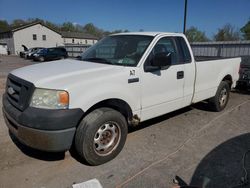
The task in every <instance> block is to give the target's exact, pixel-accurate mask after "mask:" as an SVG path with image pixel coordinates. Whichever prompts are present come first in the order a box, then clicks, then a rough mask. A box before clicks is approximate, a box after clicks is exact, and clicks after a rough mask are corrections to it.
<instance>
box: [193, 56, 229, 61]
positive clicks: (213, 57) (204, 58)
mask: <svg viewBox="0 0 250 188" xmlns="http://www.w3.org/2000/svg"><path fill="white" fill-rule="evenodd" d="M194 59H195V61H196V62H201V61H212V60H220V59H231V58H230V57H217V56H195V57H194Z"/></svg>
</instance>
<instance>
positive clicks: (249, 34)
mask: <svg viewBox="0 0 250 188" xmlns="http://www.w3.org/2000/svg"><path fill="white" fill-rule="evenodd" d="M240 31H241V32H242V33H243V37H244V39H246V40H250V19H249V21H248V22H247V23H246V24H245V25H244V26H243V27H242V28H241V29H240Z"/></svg>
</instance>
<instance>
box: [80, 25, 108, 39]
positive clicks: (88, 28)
mask: <svg viewBox="0 0 250 188" xmlns="http://www.w3.org/2000/svg"><path fill="white" fill-rule="evenodd" d="M83 31H84V32H85V33H89V34H91V35H94V36H96V37H98V38H102V37H103V36H104V33H105V32H104V31H103V30H102V29H99V28H98V27H96V26H95V25H94V24H93V23H87V24H86V25H85V26H83Z"/></svg>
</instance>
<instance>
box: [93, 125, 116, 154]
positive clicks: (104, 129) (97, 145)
mask: <svg viewBox="0 0 250 188" xmlns="http://www.w3.org/2000/svg"><path fill="white" fill-rule="evenodd" d="M120 132H121V131H120V128H119V126H118V125H117V123H116V122H111V121H110V122H107V123H105V124H103V125H101V126H100V128H99V129H98V130H97V132H96V133H95V137H94V150H95V152H96V153H97V154H98V155H102V156H105V155H109V154H110V153H112V151H113V150H115V149H116V147H117V145H118V144H119V141H120Z"/></svg>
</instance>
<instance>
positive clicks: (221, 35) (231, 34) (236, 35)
mask: <svg viewBox="0 0 250 188" xmlns="http://www.w3.org/2000/svg"><path fill="white" fill-rule="evenodd" d="M240 39H241V38H240V32H239V30H237V29H235V27H233V26H232V25H230V24H226V25H224V26H223V27H222V28H219V29H218V32H217V33H216V34H215V35H214V40H215V41H237V40H240Z"/></svg>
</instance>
